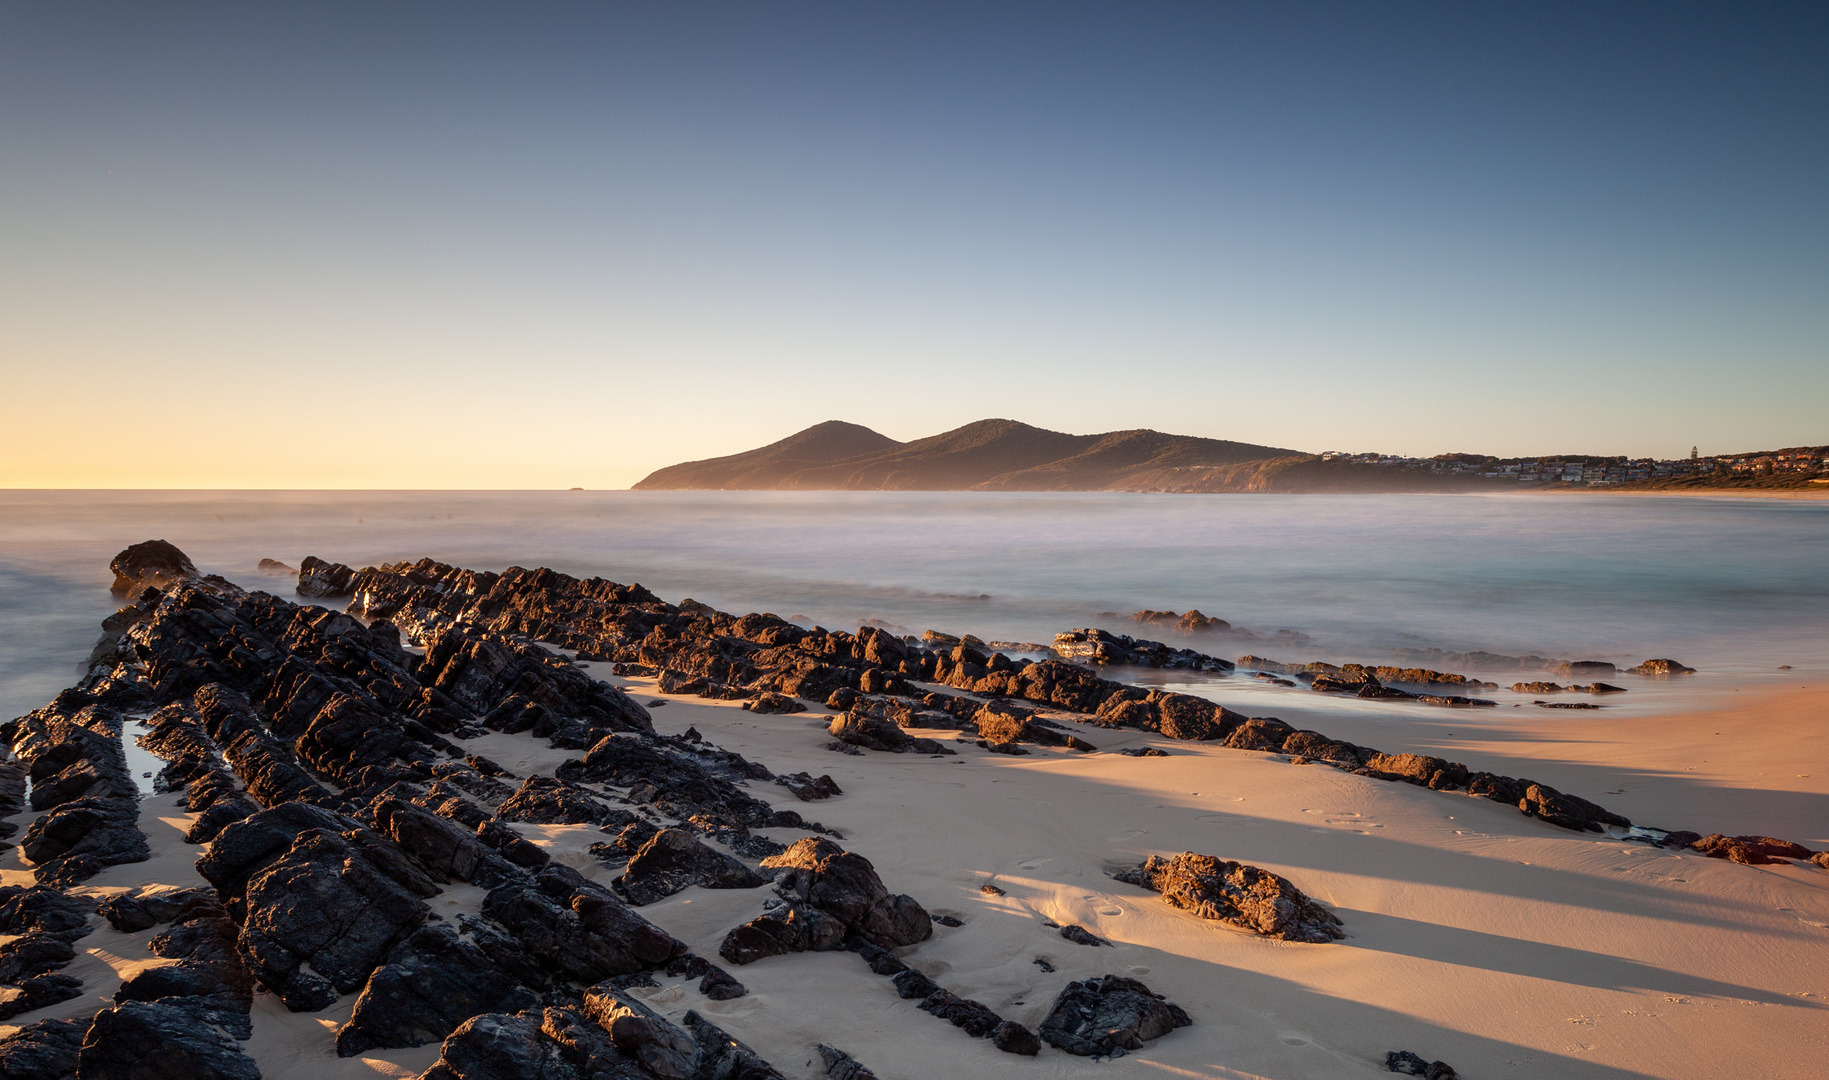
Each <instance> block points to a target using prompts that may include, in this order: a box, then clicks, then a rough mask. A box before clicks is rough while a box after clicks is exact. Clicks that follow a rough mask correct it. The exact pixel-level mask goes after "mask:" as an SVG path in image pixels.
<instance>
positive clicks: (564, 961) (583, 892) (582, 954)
mask: <svg viewBox="0 0 1829 1080" xmlns="http://www.w3.org/2000/svg"><path fill="white" fill-rule="evenodd" d="M483 914H484V915H485V916H487V917H488V918H489V919H491V920H493V921H494V922H495V923H497V924H498V925H500V926H502V927H504V928H505V929H506V930H507V931H508V933H509V934H510V935H511V936H513V937H514V938H515V939H516V941H517V942H518V944H519V945H520V947H521V948H522V949H524V950H525V951H526V953H527V955H528V956H530V957H532V958H533V959H534V960H535V961H536V962H537V963H540V964H543V965H546V966H547V967H548V968H549V970H551V971H553V972H555V973H556V974H558V975H560V976H562V977H564V978H568V979H573V980H576V981H578V982H585V983H595V982H601V981H602V980H604V979H607V978H609V977H611V976H613V975H626V974H630V973H633V972H636V971H642V970H647V969H651V968H654V967H657V966H659V965H662V964H665V963H666V962H667V961H668V960H669V959H670V958H672V957H674V956H676V955H678V954H679V953H683V952H685V951H686V950H685V946H684V945H682V944H680V943H679V942H676V941H674V940H673V938H672V937H671V936H669V935H668V934H667V932H666V931H664V930H662V929H660V928H659V927H657V926H655V925H654V924H652V923H650V922H648V921H647V920H646V919H644V918H642V917H641V916H640V915H638V914H636V913H635V912H634V911H633V910H631V909H630V908H629V907H628V906H627V905H626V904H624V903H623V902H622V901H621V900H619V899H617V897H616V896H615V895H614V894H613V893H611V892H610V890H608V889H606V888H603V887H602V886H599V885H595V884H592V883H591V882H588V881H586V880H585V879H584V878H583V876H581V875H580V874H579V873H578V872H577V871H576V870H572V869H571V868H569V867H566V866H561V865H558V864H549V865H547V866H546V867H545V868H544V869H542V870H541V871H540V872H539V873H538V874H535V875H534V876H533V877H532V879H531V880H528V881H525V882H511V883H509V884H507V885H503V886H500V887H499V888H496V889H494V890H492V891H490V893H489V895H488V896H487V897H485V898H484V900H483ZM485 951H487V950H485Z"/></svg>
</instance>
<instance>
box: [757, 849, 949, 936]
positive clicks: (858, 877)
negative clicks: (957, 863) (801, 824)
mask: <svg viewBox="0 0 1829 1080" xmlns="http://www.w3.org/2000/svg"><path fill="white" fill-rule="evenodd" d="M762 868H763V869H765V870H780V871H783V873H782V874H781V875H780V877H779V878H778V880H777V884H776V890H777V891H778V892H780V893H781V894H782V895H783V896H790V897H795V898H798V899H799V900H801V901H803V902H806V903H809V904H811V905H812V906H814V907H816V908H819V909H820V910H821V911H824V912H825V913H826V914H828V915H831V916H832V917H833V918H835V919H837V920H839V921H840V922H842V923H844V924H845V926H846V927H847V928H849V929H850V930H851V931H852V932H854V933H856V934H857V935H858V936H860V937H862V938H863V939H864V940H865V941H868V942H869V943H871V944H872V945H880V946H882V947H884V948H889V949H893V948H899V947H900V946H903V945H913V944H915V943H917V942H921V941H926V940H927V939H928V938H930V937H932V936H933V932H934V928H933V922H932V920H930V919H929V918H928V914H927V910H926V909H925V908H923V907H922V906H921V905H920V904H919V903H916V902H915V900H914V899H913V898H911V897H908V896H903V895H899V894H891V893H890V892H889V890H888V889H887V888H885V887H884V886H883V882H882V879H881V878H879V877H877V874H876V868H875V867H873V866H872V865H871V864H870V860H869V859H866V858H864V857H863V856H862V855H859V854H857V853H856V852H850V851H846V850H844V849H843V848H841V847H839V846H838V845H837V844H835V843H833V842H832V841H830V840H827V839H824V838H823V837H810V836H809V837H804V838H802V839H800V840H798V841H796V842H795V843H794V845H793V846H792V847H790V848H788V849H787V850H786V851H785V852H783V853H781V854H780V855H776V856H774V857H772V858H768V859H764V860H762Z"/></svg>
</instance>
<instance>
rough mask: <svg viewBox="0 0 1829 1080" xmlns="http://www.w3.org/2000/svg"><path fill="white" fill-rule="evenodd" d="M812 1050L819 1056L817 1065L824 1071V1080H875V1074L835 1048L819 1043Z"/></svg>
mask: <svg viewBox="0 0 1829 1080" xmlns="http://www.w3.org/2000/svg"><path fill="white" fill-rule="evenodd" d="M813 1049H814V1051H815V1052H816V1053H818V1054H819V1064H820V1067H821V1068H823V1069H825V1071H826V1080H876V1074H875V1073H873V1072H871V1071H870V1070H869V1069H867V1068H865V1067H864V1065H863V1064H862V1063H861V1062H859V1061H858V1060H857V1059H856V1058H854V1057H852V1056H851V1055H850V1054H847V1053H845V1052H844V1051H843V1050H840V1049H838V1048H837V1047H835V1046H827V1045H826V1044H825V1043H820V1044H819V1045H818V1046H815V1047H814V1048H813Z"/></svg>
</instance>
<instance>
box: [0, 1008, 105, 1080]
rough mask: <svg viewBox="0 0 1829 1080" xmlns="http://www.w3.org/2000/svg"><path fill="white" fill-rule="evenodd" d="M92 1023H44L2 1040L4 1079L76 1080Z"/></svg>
mask: <svg viewBox="0 0 1829 1080" xmlns="http://www.w3.org/2000/svg"><path fill="white" fill-rule="evenodd" d="M90 1023H91V1020H90V1018H89V1017H87V1016H84V1017H82V1018H80V1019H73V1020H40V1021H38V1022H37V1023H35V1024H27V1025H26V1026H24V1027H22V1028H20V1029H19V1030H18V1031H15V1032H13V1033H12V1034H11V1035H8V1036H6V1037H5V1038H0V1078H4V1080H76V1060H77V1056H78V1055H79V1054H80V1053H81V1052H82V1048H83V1036H84V1035H85V1034H87V1033H88V1031H89V1025H90Z"/></svg>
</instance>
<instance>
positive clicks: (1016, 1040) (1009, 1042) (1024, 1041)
mask: <svg viewBox="0 0 1829 1080" xmlns="http://www.w3.org/2000/svg"><path fill="white" fill-rule="evenodd" d="M991 1045H993V1046H995V1047H997V1049H999V1050H1002V1051H1003V1052H1004V1053H1006V1054H1017V1055H1020V1056H1022V1057H1034V1056H1035V1055H1037V1054H1039V1053H1041V1052H1042V1044H1041V1040H1040V1039H1038V1038H1036V1037H1035V1032H1033V1031H1030V1030H1029V1029H1028V1028H1026V1027H1023V1026H1022V1025H1021V1024H1019V1023H1017V1022H1016V1021H1014V1020H1005V1021H1003V1022H1002V1023H1000V1024H998V1025H997V1027H996V1028H994V1029H993V1030H992V1031H991Z"/></svg>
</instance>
